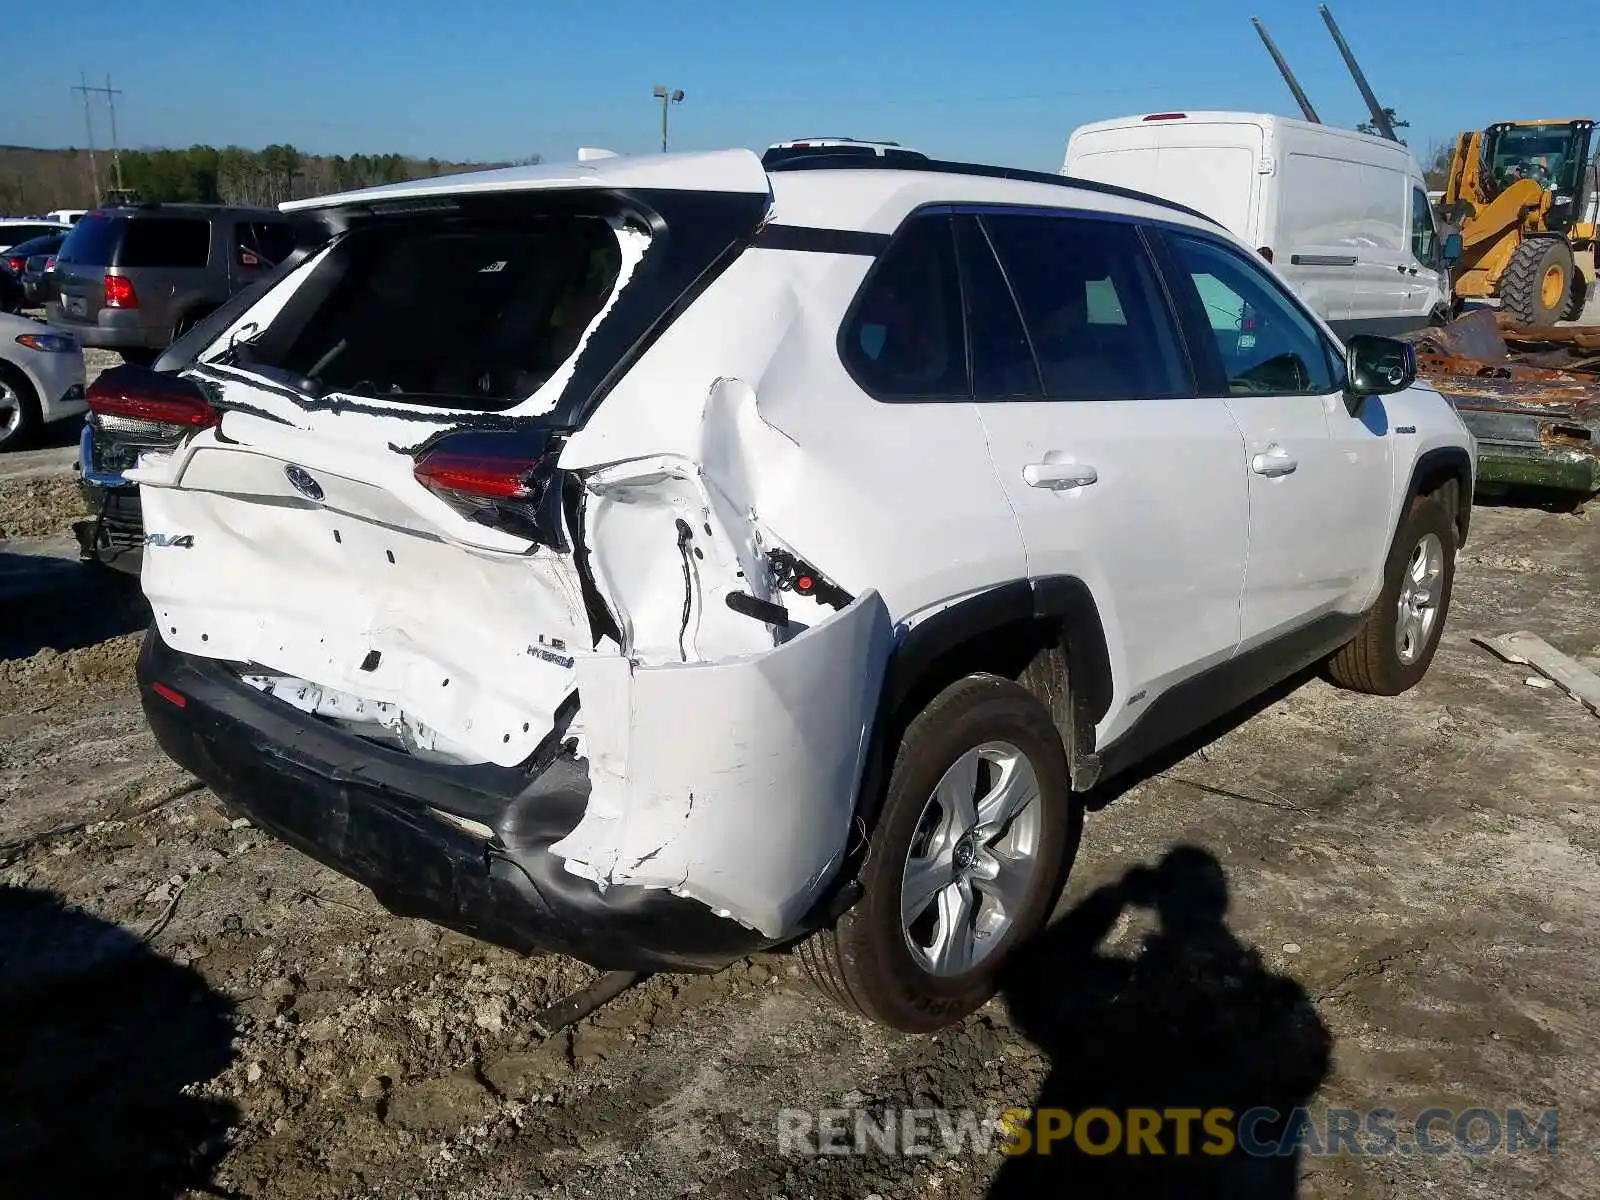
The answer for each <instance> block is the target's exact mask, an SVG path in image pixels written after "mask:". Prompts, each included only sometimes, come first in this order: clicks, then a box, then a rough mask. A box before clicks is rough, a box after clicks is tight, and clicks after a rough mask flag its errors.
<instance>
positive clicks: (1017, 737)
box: [798, 675, 1083, 1033]
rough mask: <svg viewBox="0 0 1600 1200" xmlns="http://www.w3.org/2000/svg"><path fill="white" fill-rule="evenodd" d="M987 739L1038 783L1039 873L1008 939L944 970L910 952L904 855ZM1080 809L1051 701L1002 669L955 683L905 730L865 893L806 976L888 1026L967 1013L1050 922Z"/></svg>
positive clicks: (812, 948) (810, 950) (826, 939)
mask: <svg viewBox="0 0 1600 1200" xmlns="http://www.w3.org/2000/svg"><path fill="white" fill-rule="evenodd" d="M989 742H1006V743H1009V744H1010V745H1011V746H1013V747H1015V748H1016V749H1018V750H1020V751H1021V752H1022V754H1023V755H1024V756H1025V757H1026V758H1027V760H1028V762H1029V764H1030V765H1031V766H1032V768H1033V771H1034V775H1035V777H1036V779H1037V780H1038V783H1039V793H1040V796H1039V801H1038V803H1039V804H1040V806H1041V808H1040V813H1041V820H1040V823H1039V828H1038V837H1039V840H1038V843H1037V846H1038V849H1037V852H1036V855H1035V858H1034V869H1033V875H1032V877H1031V878H1030V879H1028V880H1027V882H1026V887H1025V888H1024V889H1023V891H1022V893H1021V897H1022V898H1021V899H1020V901H1019V903H1018V906H1017V912H1016V915H1015V916H1014V917H1013V918H1012V920H1011V923H1010V925H1009V926H1008V927H1007V928H1006V929H1005V932H1004V933H1003V934H1001V935H1000V941H998V942H997V943H996V944H995V945H994V947H993V948H992V949H989V950H987V951H985V952H984V954H983V957H982V958H981V960H980V961H978V962H977V963H976V964H975V965H974V966H973V967H972V968H971V969H970V970H968V971H966V972H965V973H962V974H954V975H947V976H941V975H936V974H934V973H933V972H932V971H930V970H928V969H927V968H925V967H924V966H923V965H922V963H921V962H919V961H918V959H917V958H916V957H914V956H913V954H912V951H911V948H910V946H909V944H908V941H909V939H908V936H907V934H906V930H905V926H904V925H903V923H902V919H901V884H902V880H903V876H904V871H905V865H906V861H907V856H908V855H909V854H910V852H911V850H912V847H913V844H914V841H915V840H916V839H917V838H918V836H919V826H920V825H921V822H922V819H923V817H924V810H925V807H926V806H927V804H928V801H929V799H930V797H931V796H932V795H933V793H934V788H935V786H936V785H937V784H938V783H939V781H940V780H941V779H942V778H943V777H944V775H945V772H946V771H948V770H949V769H950V767H951V766H952V765H953V764H954V763H955V762H956V761H957V760H958V759H960V758H961V757H962V756H963V755H964V754H966V753H967V752H968V751H970V750H973V749H975V748H976V747H979V746H982V745H984V744H985V743H989ZM1082 811H1083V810H1082V806H1081V805H1080V804H1079V802H1078V800H1077V797H1075V796H1074V795H1073V793H1072V789H1071V783H1070V774H1069V771H1068V766H1067V753H1066V750H1065V748H1064V747H1063V745H1062V741H1061V735H1060V733H1059V732H1058V731H1057V729H1056V727H1055V725H1054V724H1053V723H1052V721H1051V719H1050V713H1049V710H1048V709H1046V708H1045V706H1044V705H1043V704H1041V703H1040V702H1039V701H1038V700H1036V699H1035V698H1034V697H1033V696H1032V695H1031V694H1030V693H1029V692H1028V691H1027V690H1026V689H1024V688H1023V687H1021V686H1019V685H1018V684H1015V683H1012V682H1011V681H1010V680H1008V679H1002V678H1000V677H999V676H995V675H969V676H967V677H966V678H964V679H961V680H958V681H957V682H956V683H953V684H951V685H950V686H949V687H947V688H946V689H945V690H944V691H942V692H940V693H939V694H938V695H937V696H935V697H934V699H933V700H932V701H931V702H930V703H929V704H928V706H927V707H926V708H924V709H923V710H922V711H921V712H920V713H918V714H917V716H916V717H915V718H914V719H913V720H912V721H911V723H910V725H909V726H908V727H907V728H906V731H905V735H904V737H902V738H901V740H900V745H899V749H898V752H897V753H896V755H895V760H894V769H893V771H892V772H891V774H890V777H889V783H888V790H887V795H886V797H885V800H884V805H883V809H882V812H881V813H880V815H879V818H878V823H877V826H876V828H875V829H874V830H873V832H872V837H871V841H870V844H869V848H868V851H867V857H866V861H865V863H864V864H863V865H862V868H861V874H860V882H861V885H862V888H863V893H862V896H861V899H860V900H859V901H858V902H857V903H856V904H855V906H854V907H853V908H851V909H850V910H849V911H848V912H846V913H845V914H844V916H843V917H841V918H840V919H839V921H838V923H837V924H836V925H835V926H834V927H833V928H831V929H825V930H822V931H820V932H818V933H816V934H814V935H813V936H812V937H811V938H810V939H808V940H807V941H805V942H804V943H802V944H801V946H800V947H799V951H798V954H799V957H800V959H801V961H802V962H803V963H804V964H805V967H806V970H807V972H808V973H809V974H810V976H811V978H812V980H813V981H814V982H815V983H816V984H817V986H818V987H819V988H820V989H821V990H822V991H823V992H824V993H825V994H826V995H828V996H829V997H831V998H832V999H834V1000H835V1001H837V1002H838V1003H840V1004H842V1005H844V1006H845V1007H847V1008H852V1009H855V1010H856V1011H857V1012H859V1013H861V1014H863V1015H864V1016H866V1017H869V1018H871V1019H872V1020H875V1021H878V1022H880V1023H882V1024H884V1025H887V1026H889V1027H890V1028H892V1029H898V1030H901V1031H903V1032H906V1033H928V1032H931V1031H933V1030H935V1029H939V1028H942V1027H944V1026H946V1025H950V1024H953V1023H954V1022H956V1021H959V1020H961V1019H962V1018H963V1017H965V1016H966V1015H967V1014H969V1013H971V1012H972V1011H974V1010H975V1009H977V1008H979V1007H981V1006H982V1005H983V1004H984V1003H986V1002H987V1001H988V1000H989V998H990V997H991V996H993V995H994V991H995V979H996V977H997V975H998V973H999V972H1000V970H1001V969H1002V967H1003V966H1004V964H1005V962H1006V960H1007V959H1008V958H1009V957H1010V956H1011V955H1012V954H1013V953H1014V952H1015V951H1016V950H1017V949H1018V947H1020V946H1022V945H1023V944H1024V943H1025V942H1027V941H1028V940H1029V939H1030V938H1031V937H1032V936H1033V935H1034V934H1035V933H1037V932H1038V930H1039V928H1040V927H1041V926H1042V925H1043V924H1044V922H1045V921H1046V920H1047V919H1048V918H1049V915H1050V912H1051V909H1052V908H1053V907H1054V905H1055V901H1056V898H1057V896H1058V895H1059V893H1060V890H1061V885H1062V882H1063V880H1064V878H1065V875H1066V871H1067V868H1068V867H1069V866H1070V863H1071V858H1072V855H1073V854H1074V853H1075V851H1076V849H1077V840H1078V834H1079V832H1080V830H1081V827H1082Z"/></svg>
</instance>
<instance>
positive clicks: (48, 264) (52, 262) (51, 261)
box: [44, 254, 56, 271]
mask: <svg viewBox="0 0 1600 1200" xmlns="http://www.w3.org/2000/svg"><path fill="white" fill-rule="evenodd" d="M44 269H45V270H46V271H54V270H55V269H56V256H55V255H54V254H52V255H51V256H50V257H49V258H47V259H45V260H44Z"/></svg>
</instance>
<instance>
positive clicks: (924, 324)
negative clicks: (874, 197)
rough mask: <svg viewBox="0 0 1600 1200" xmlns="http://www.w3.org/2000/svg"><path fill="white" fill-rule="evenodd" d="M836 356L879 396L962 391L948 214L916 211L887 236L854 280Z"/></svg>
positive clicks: (962, 342) (961, 339) (962, 352)
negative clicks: (859, 281) (857, 288)
mask: <svg viewBox="0 0 1600 1200" xmlns="http://www.w3.org/2000/svg"><path fill="white" fill-rule="evenodd" d="M840 354H841V356H842V357H843V359H844V364H845V367H846V368H847V369H848V370H849V372H850V374H851V375H852V376H853V377H854V378H855V381H856V382H857V383H858V384H860V385H861V387H862V389H863V390H865V391H866V392H868V393H869V394H870V395H873V396H876V397H877V398H879V399H880V400H909V399H914V398H917V397H940V398H949V397H951V396H962V397H965V396H968V395H970V390H969V388H968V385H967V354H966V338H965V331H964V329H963V327H962V320H961V285H960V281H959V280H958V278H957V274H956V256H955V241H954V238H953V235H952V232H951V226H950V218H949V217H942V216H941V217H933V216H929V217H916V218H913V219H912V220H911V221H909V222H907V224H906V225H905V226H904V227H903V228H902V229H901V230H900V232H899V233H897V234H896V235H895V238H894V241H893V242H891V243H890V244H889V248H888V249H887V250H885V251H884V253H883V257H881V258H880V259H879V260H878V261H877V263H876V264H874V265H873V267H872V270H871V272H870V273H869V274H868V276H867V280H866V282H865V283H864V284H863V285H862V289H861V293H860V295H859V296H858V297H857V299H856V306H855V311H854V312H853V313H852V314H851V317H850V321H849V323H848V324H847V325H846V327H845V330H844V333H843V335H842V337H841V339H840Z"/></svg>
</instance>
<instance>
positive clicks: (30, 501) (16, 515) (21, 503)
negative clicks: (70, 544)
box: [0, 474, 89, 538]
mask: <svg viewBox="0 0 1600 1200" xmlns="http://www.w3.org/2000/svg"><path fill="white" fill-rule="evenodd" d="M88 515H89V510H88V507H87V506H86V505H85V504H84V501H83V495H82V493H81V492H79V490H78V477H77V476H76V475H72V474H60V475H45V476H41V477H38V478H33V479H9V480H5V481H0V538H29V537H48V536H49V535H50V534H52V533H63V532H65V531H67V530H69V529H70V528H71V527H72V523H73V522H74V521H78V520H81V519H83V518H84V517H86V516H88Z"/></svg>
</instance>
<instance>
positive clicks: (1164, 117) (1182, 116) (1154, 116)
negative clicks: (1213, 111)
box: [1145, 113, 1189, 121]
mask: <svg viewBox="0 0 1600 1200" xmlns="http://www.w3.org/2000/svg"><path fill="white" fill-rule="evenodd" d="M1188 117H1189V114H1188V113H1151V114H1150V115H1149V116H1147V117H1146V118H1145V120H1146V121H1184V120H1187V119H1188Z"/></svg>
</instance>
